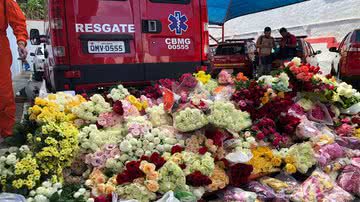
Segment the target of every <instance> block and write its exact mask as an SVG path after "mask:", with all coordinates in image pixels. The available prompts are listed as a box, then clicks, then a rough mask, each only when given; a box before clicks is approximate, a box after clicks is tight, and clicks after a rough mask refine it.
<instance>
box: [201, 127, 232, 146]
mask: <svg viewBox="0 0 360 202" xmlns="http://www.w3.org/2000/svg"><path fill="white" fill-rule="evenodd" d="M205 137H206V138H208V139H211V140H213V142H214V145H216V146H218V147H222V146H223V141H224V140H225V139H226V138H227V137H228V135H226V134H224V133H222V132H221V131H220V130H207V131H205Z"/></svg>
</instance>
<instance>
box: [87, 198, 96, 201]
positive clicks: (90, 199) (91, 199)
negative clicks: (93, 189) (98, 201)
mask: <svg viewBox="0 0 360 202" xmlns="http://www.w3.org/2000/svg"><path fill="white" fill-rule="evenodd" d="M94 201H95V200H94V199H93V198H89V199H88V200H87V201H86V202H94Z"/></svg>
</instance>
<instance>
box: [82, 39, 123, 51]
mask: <svg viewBox="0 0 360 202" xmlns="http://www.w3.org/2000/svg"><path fill="white" fill-rule="evenodd" d="M88 51H89V53H125V42H123V41H89V42H88Z"/></svg>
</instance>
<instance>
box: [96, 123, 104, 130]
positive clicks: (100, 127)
mask: <svg viewBox="0 0 360 202" xmlns="http://www.w3.org/2000/svg"><path fill="white" fill-rule="evenodd" d="M95 125H96V127H97V128H98V129H103V128H104V126H102V125H100V124H99V123H98V122H96V123H95Z"/></svg>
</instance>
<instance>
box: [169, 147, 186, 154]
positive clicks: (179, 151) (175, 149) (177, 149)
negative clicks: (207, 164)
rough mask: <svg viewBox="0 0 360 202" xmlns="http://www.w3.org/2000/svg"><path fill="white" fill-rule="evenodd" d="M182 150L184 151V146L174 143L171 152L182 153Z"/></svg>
mask: <svg viewBox="0 0 360 202" xmlns="http://www.w3.org/2000/svg"><path fill="white" fill-rule="evenodd" d="M182 151H184V148H182V147H181V146H180V145H174V146H173V147H172V148H171V154H175V153H181V152H182Z"/></svg>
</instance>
